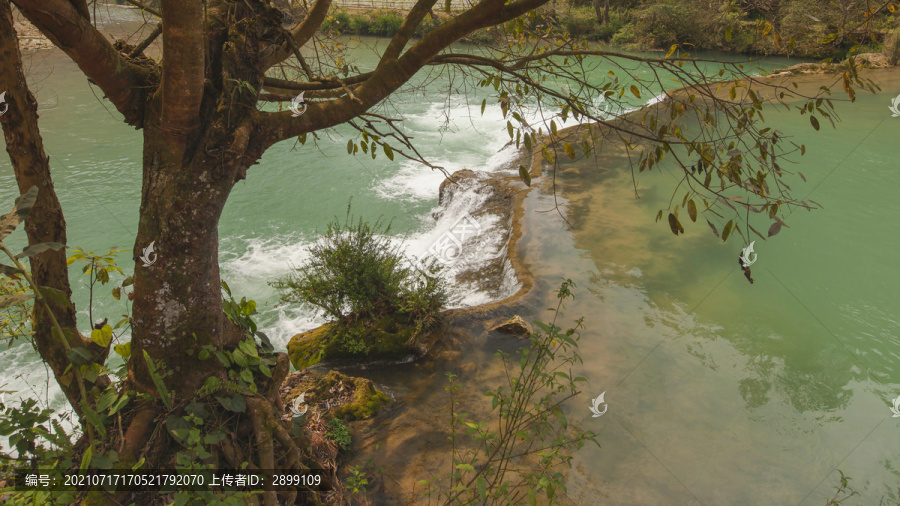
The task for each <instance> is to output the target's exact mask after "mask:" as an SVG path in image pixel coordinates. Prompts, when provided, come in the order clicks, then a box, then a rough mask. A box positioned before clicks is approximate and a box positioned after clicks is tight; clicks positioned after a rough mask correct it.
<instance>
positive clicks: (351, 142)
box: [347, 139, 353, 155]
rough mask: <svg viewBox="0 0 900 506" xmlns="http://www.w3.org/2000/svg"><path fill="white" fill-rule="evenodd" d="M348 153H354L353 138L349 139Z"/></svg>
mask: <svg viewBox="0 0 900 506" xmlns="http://www.w3.org/2000/svg"><path fill="white" fill-rule="evenodd" d="M347 154H348V155H352V154H353V139H350V140H349V141H347Z"/></svg>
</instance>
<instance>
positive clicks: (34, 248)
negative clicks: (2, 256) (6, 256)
mask: <svg viewBox="0 0 900 506" xmlns="http://www.w3.org/2000/svg"><path fill="white" fill-rule="evenodd" d="M65 247H66V245H65V244H60V243H58V242H42V243H40V244H32V245H31V246H26V247H25V249H23V250H22V252H21V253H19V254H18V255H16V258H24V257H33V256H35V255H37V254H39V253H43V252H45V251H47V250H51V249H52V250H53V251H59V250H61V249H63V248H65Z"/></svg>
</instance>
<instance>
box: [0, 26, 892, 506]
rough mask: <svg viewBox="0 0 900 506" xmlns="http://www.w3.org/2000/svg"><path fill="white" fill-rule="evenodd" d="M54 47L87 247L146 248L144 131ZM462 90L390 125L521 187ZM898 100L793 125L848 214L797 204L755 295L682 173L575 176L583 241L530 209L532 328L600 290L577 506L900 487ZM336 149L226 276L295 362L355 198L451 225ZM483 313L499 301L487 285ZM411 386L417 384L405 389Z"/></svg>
mask: <svg viewBox="0 0 900 506" xmlns="http://www.w3.org/2000/svg"><path fill="white" fill-rule="evenodd" d="M362 42H364V43H366V44H372V43H375V41H373V40H371V39H363V41H362ZM38 55H39V56H38V57H35V58H34V59H33V60H32V64H31V70H30V72H31V74H30V76H31V78H32V85H33V87H34V89H35V92H36V94H37V96H38V99H39V102H40V114H41V128H42V132H43V135H44V140H45V143H46V147H47V151H48V153H49V154H50V156H51V166H52V168H53V173H54V179H55V183H56V188H57V192H58V194H59V196H60V199H61V201H62V204H63V208H64V211H65V213H66V218H67V222H68V225H69V237H70V241H69V242H70V246H82V247H84V248H86V249H92V250H95V251H105V250H106V249H108V248H109V247H112V246H118V247H120V248H122V249H126V250H130V249H131V247H132V243H133V240H134V234H135V231H136V229H137V209H138V203H139V198H140V194H139V191H140V190H139V188H140V186H139V185H140V171H141V160H140V142H141V135H140V132H136V131H134V130H131V129H130V128H127V127H124V126H123V124H122V123H121V122H120V120H119V119H118V115H117V113H115V112H114V111H110V110H109V106H108V104H105V103H104V102H103V101H102V99H100V98H97V97H99V96H101V94H100V93H99V92H98V91H96V90H93V91H92V89H91V88H90V87H89V85H88V84H87V83H86V82H85V80H84V78H83V76H82V75H81V74H80V72H79V71H78V70H77V68H75V67H74V65H72V64H71V63H70V62H69V61H68V60H67V59H66V58H65V57H63V56H62V55H60V54H59V53H58V52H42V53H38ZM354 55H356V57H358V58H359V60H360V62H359V63H360V66H361V67H363V69H364V70H365V68H367V66H369V67H371V65H373V64H374V59H373V58H372V57H371V56H367V53H366V50H365V49H363V48H359V49H356V50H354ZM785 64H786V61H785V60H783V59H776V60H770V61H767V62H766V63H765V66H766V67H768V68H774V67H782V66H784V65H785ZM604 72H605V70H604ZM422 79H423V80H424V79H425V77H424V76H423V78H422ZM444 86H446V80H440V79H439V80H437V81H435V82H434V83H432V84H429V85H428V86H427V87H426V89H425V90H424V91H420V92H408V93H404V94H401V95H399V96H398V98H397V100H396V101H395V102H394V103H393V104H392V106H391V109H388V111H390V112H391V114H398V115H402V116H403V117H404V119H405V124H406V127H407V128H408V129H409V130H410V131H411V132H412V133H413V135H414V136H415V138H416V141H417V145H418V146H419V148H420V149H421V150H422V151H423V152H424V153H425V154H426V156H428V157H429V158H430V159H432V160H434V161H436V163H438V164H440V165H444V166H445V167H446V168H447V169H448V170H449V171H451V172H452V171H454V170H458V169H462V168H471V169H476V170H486V171H494V172H505V171H506V170H507V167H506V166H505V164H504V162H506V161H508V160H509V159H511V157H512V156H513V154H514V153H513V150H512V149H509V148H507V149H504V146H505V145H506V143H507V141H508V137H507V135H506V129H505V120H503V119H502V118H501V117H500V116H501V114H500V110H499V107H497V106H494V105H489V106H488V108H487V110H486V112H485V114H484V116H481V115H480V114H479V113H478V110H479V109H480V103H481V98H482V96H480V95H477V94H476V95H469V96H468V98H467V97H466V95H464V94H463V93H461V92H460V93H453V94H450V95H447V94H446V93H442V92H441V89H442V88H443V87H444ZM673 86H675V85H674V84H673ZM890 86H893V87H889V86H885V93H884V94H882V95H878V96H869V95H862V94H861V96H860V98H859V100H858V103H856V104H853V105H852V106H850V107H847V108H845V109H842V110H843V111H844V112H843V117H844V121H843V122H842V123H841V124H840V125H839V128H838V130H837V131H834V132H833V131H831V130H830V129H828V128H824V129H823V131H822V132H818V133H815V132H812V130H811V129H810V128H809V126H808V123H806V118H798V117H794V116H791V115H783V114H774V113H772V114H771V115H770V119H772V120H773V121H777V122H779V124H782V122H783V124H784V128H783V129H784V130H786V131H787V130H790V132H789V133H792V134H794V135H796V136H797V138H798V140H799V141H800V142H805V143H806V144H807V145H808V148H809V149H808V154H807V156H806V157H804V158H803V159H802V163H803V167H804V168H803V169H802V170H803V172H804V174H805V175H806V177H807V178H808V180H809V182H808V183H806V184H798V185H797V186H795V188H796V189H797V191H798V192H804V191H809V192H810V193H811V194H812V198H813V199H814V200H816V201H818V202H821V203H822V204H824V205H825V209H824V210H820V211H815V212H813V213H807V212H806V211H797V212H794V213H793V214H792V215H791V216H790V217H789V218H788V219H787V220H786V221H787V223H788V224H789V225H790V227H791V228H790V229H785V230H783V231H782V233H781V234H780V235H779V236H777V237H775V238H773V239H772V240H769V241H767V242H765V243H762V242H761V241H758V242H757V248H756V250H757V252H758V253H759V261H758V262H757V264H755V265H754V267H753V273H754V278H755V280H756V283H755V284H754V285H749V284H748V283H747V282H746V280H745V279H744V278H743V276H742V275H741V273H740V270H739V269H737V262H736V257H737V253H738V251H739V249H740V247H741V246H742V245H741V244H738V242H739V241H736V240H735V239H732V240H731V241H729V243H728V244H727V245H722V244H721V243H720V242H718V241H716V240H715V238H714V237H712V235H711V234H709V232H708V229H706V228H705V225H703V226H689V227H687V234H686V235H685V236H682V237H678V238H676V237H674V236H672V235H671V233H670V232H669V231H668V228H667V227H666V226H665V225H664V224H656V223H654V220H653V219H654V217H655V214H656V211H657V210H658V209H659V208H660V207H661V206H662V207H665V205H664V204H665V202H664V200H667V197H668V193H667V192H668V188H669V186H667V185H670V184H671V181H672V180H671V177H670V176H666V175H665V174H659V175H653V174H651V175H649V176H647V177H642V178H640V179H639V186H640V189H641V196H642V199H641V200H638V201H635V200H634V199H633V194H632V190H631V181H630V175H629V174H627V173H626V172H623V170H622V163H621V160H616V159H615V157H614V156H612V155H610V158H609V159H606V160H602V163H600V164H599V167H600V169H598V168H597V167H598V166H597V165H594V164H593V163H592V164H590V165H585V166H579V165H578V164H572V165H571V166H568V167H564V169H565V170H564V171H562V173H561V179H560V183H561V184H562V196H563V198H564V202H565V206H566V209H567V211H568V213H569V216H570V218H571V221H572V222H573V223H574V225H575V228H574V230H572V231H570V230H567V228H566V227H565V225H564V223H562V221H561V220H560V219H559V218H558V217H556V216H555V215H554V214H553V213H536V212H534V211H537V210H545V209H547V208H549V207H550V205H551V204H550V201H549V199H548V197H547V196H546V195H540V194H538V193H537V192H535V193H533V194H532V195H531V196H530V197H529V200H528V211H529V212H528V213H527V215H526V231H527V233H526V236H525V238H524V239H523V254H524V256H525V260H526V262H527V263H528V264H529V266H530V268H531V269H532V270H533V271H534V272H535V274H536V276H537V284H538V286H539V290H540V291H541V293H543V294H544V298H545V299H546V300H541V301H540V303H536V304H535V305H534V307H533V308H532V309H533V312H532V314H530V315H527V316H529V317H531V319H542V320H543V319H546V314H544V313H542V312H541V310H542V309H543V308H545V307H548V306H549V305H550V304H549V300H550V295H549V293H548V292H547V291H548V290H549V289H551V288H553V287H554V286H557V285H558V282H559V280H560V278H562V277H564V276H565V277H571V278H573V279H574V280H575V281H576V283H577V285H578V287H577V289H576V296H577V299H576V301H575V302H574V303H572V304H570V305H569V307H568V311H567V313H566V314H567V315H570V316H572V317H573V318H574V317H575V316H580V315H584V316H586V317H587V321H586V323H587V325H588V328H587V330H586V331H585V333H584V337H583V340H582V355H583V356H584V357H585V366H584V371H583V372H584V374H585V375H586V376H588V377H589V378H590V380H591V390H590V391H589V392H585V394H584V395H583V398H580V399H578V402H577V403H572V404H571V405H570V406H569V409H570V410H571V413H572V414H573V416H574V417H575V418H576V419H578V420H579V423H580V424H581V425H582V426H583V427H585V428H590V429H591V430H594V431H596V432H598V433H599V434H600V441H601V444H602V445H603V448H601V449H599V450H590V449H586V450H584V451H583V452H581V453H579V454H577V456H576V459H577V465H576V467H575V470H574V471H573V473H572V474H571V476H570V485H571V487H570V488H571V490H570V495H572V497H573V499H575V500H576V501H577V502H579V503H582V504H594V503H596V502H597V498H598V497H599V498H601V499H602V498H605V501H606V502H608V503H610V504H690V503H692V502H700V503H703V504H801V503H802V504H821V503H822V502H823V500H822V498H823V497H825V496H826V495H830V494H828V491H829V490H830V489H831V488H832V487H833V486H834V485H835V484H836V483H837V480H836V478H835V476H837V473H836V471H835V469H836V468H840V469H841V470H843V471H844V472H845V473H847V474H848V475H850V476H853V477H854V478H855V481H854V484H855V485H857V486H858V488H860V489H861V490H862V491H863V492H864V494H865V495H864V496H863V499H860V503H861V504H871V503H873V501H874V503H876V504H877V501H878V499H879V498H880V497H881V496H882V495H883V494H884V493H886V490H885V487H886V485H889V484H891V483H897V482H898V481H900V480H898V479H897V475H896V471H895V470H894V469H896V468H897V467H898V465H900V462H898V461H897V454H898V446H897V441H898V438H897V433H896V431H897V430H898V429H900V427H898V421H897V419H891V417H890V414H891V413H890V411H889V410H888V406H889V402H888V399H889V398H893V397H896V396H897V395H900V371H898V370H897V367H896V365H895V364H896V360H897V359H898V358H900V341H898V336H897V316H896V315H898V314H900V307H898V303H897V298H896V297H895V293H896V290H895V289H894V286H895V285H896V284H897V282H898V281H900V279H898V278H900V273H898V269H897V268H896V267H895V266H894V265H893V263H892V262H891V260H892V259H893V257H892V255H891V254H892V253H893V252H896V251H900V240H898V236H897V234H896V233H895V232H894V231H895V230H896V226H894V217H895V216H897V214H898V211H900V208H898V207H900V206H898V204H897V200H896V199H895V198H894V196H893V193H894V192H893V189H894V188H897V186H898V184H900V179H898V175H897V172H896V171H895V170H893V168H894V167H896V160H895V153H896V148H895V147H894V146H895V143H896V139H898V138H900V136H898V133H900V118H890V114H889V113H888V112H887V104H888V103H889V100H887V98H888V97H892V96H893V95H896V94H897V93H898V92H900V87H898V86H897V85H896V84H891V85H890ZM459 90H462V88H459ZM95 95H96V96H95ZM645 99H646V97H645ZM470 105H471V109H470ZM635 105H636V104H635ZM470 110H472V111H473V112H472V113H471V114H469V111H470ZM448 115H449V117H448ZM779 128H781V127H779ZM320 137H321V139H320V141H319V142H318V144H317V145H313V144H312V142H308V143H307V145H306V146H300V145H299V144H297V143H295V142H292V141H288V142H284V143H281V144H279V145H277V146H275V147H274V148H273V149H271V150H269V152H267V153H266V155H265V156H264V157H263V159H262V161H261V163H260V164H259V165H257V166H255V167H253V168H251V169H250V171H249V173H248V177H247V180H246V181H244V182H242V183H240V184H239V185H238V187H237V188H236V189H235V191H234V192H233V193H232V196H231V198H230V200H229V202H228V204H227V206H226V208H225V213H224V215H223V217H222V222H221V225H220V236H221V237H222V246H221V258H220V260H221V263H222V269H223V279H225V280H226V281H228V283H229V284H230V285H231V287H232V290H233V291H234V292H235V293H237V294H239V296H247V297H250V298H254V299H256V300H257V301H258V302H259V303H260V311H261V314H260V316H259V320H260V323H261V327H262V328H263V329H264V330H265V331H267V332H268V333H269V335H270V336H272V337H273V339H274V341H275V342H276V343H278V344H279V345H280V346H284V344H285V343H286V342H287V339H289V338H290V337H291V336H292V335H294V334H295V333H297V332H300V331H303V330H306V329H309V328H312V327H313V326H315V325H317V324H318V323H319V322H320V321H321V320H320V319H319V318H318V317H316V316H315V315H314V314H313V313H312V312H310V311H309V310H308V309H306V308H302V307H296V306H284V305H281V304H280V303H279V302H278V297H277V294H276V293H275V292H274V290H272V289H271V288H270V287H269V286H268V285H267V282H268V281H270V280H272V279H274V278H277V277H278V276H282V275H284V274H286V273H287V272H289V269H290V266H291V265H292V264H297V263H299V262H301V261H302V260H303V259H304V258H305V256H306V254H307V253H306V251H307V249H308V247H309V246H310V244H312V243H313V241H315V239H316V236H317V230H321V229H323V228H324V226H325V225H326V223H327V222H328V220H329V219H330V218H331V217H332V216H334V215H341V216H342V215H343V213H344V210H345V208H346V206H347V202H348V200H349V199H350V198H351V197H352V199H353V209H354V212H355V213H357V214H362V215H364V216H366V217H369V218H374V217H377V216H379V215H384V216H385V217H386V218H388V219H393V223H394V231H395V233H396V234H397V240H398V241H400V242H402V244H404V245H407V246H408V247H409V248H411V249H413V250H416V249H418V250H419V251H421V250H422V249H424V248H427V246H428V244H429V243H430V241H433V240H434V238H435V237H436V235H437V234H436V225H435V221H434V219H433V218H432V217H431V212H432V211H433V210H435V208H436V207H437V186H438V184H439V183H440V182H441V180H442V179H443V176H442V175H441V174H440V173H437V172H433V171H430V170H429V169H427V168H421V167H418V166H416V165H414V164H412V163H406V162H403V161H401V160H400V159H399V158H398V159H397V161H395V162H390V161H388V160H387V159H386V158H385V157H384V156H383V155H382V156H379V157H378V158H377V159H376V160H372V159H371V158H370V157H368V156H362V155H361V154H360V155H357V156H356V157H350V156H348V155H346V150H345V146H346V141H347V139H348V138H351V137H355V131H352V130H350V129H336V130H334V131H332V132H329V133H323V134H322V135H321V136H320ZM0 183H2V184H0V202H10V203H11V202H12V199H13V197H14V195H15V193H16V192H15V190H14V188H15V185H14V180H13V177H12V170H11V168H10V167H9V164H8V160H6V159H5V158H4V159H2V160H0ZM820 183H821V184H820ZM661 203H662V204H661ZM18 234H19V239H20V240H21V237H22V234H21V232H19V233H18ZM732 241H733V242H732ZM14 245H16V246H19V245H20V243H14ZM121 260H122V262H123V266H124V267H125V270H126V271H129V270H131V269H132V268H133V266H130V265H128V264H130V260H129V259H128V255H127V254H126V255H125V256H122V257H121ZM72 280H73V285H74V289H75V291H76V303H77V306H78V308H79V310H80V311H81V313H82V316H83V322H84V324H83V325H84V327H85V328H87V316H86V311H85V307H86V304H87V295H86V284H85V281H86V279H85V278H84V277H83V276H82V275H80V273H79V271H75V270H73V273H72ZM460 300H461V301H462V303H467V304H474V303H478V302H480V301H484V300H486V297H485V296H484V294H479V293H473V292H466V293H463V294H461V295H460ZM121 310H122V308H121V307H119V306H117V305H116V304H115V302H114V301H113V300H112V299H111V297H108V296H105V295H104V297H103V298H102V299H100V300H98V301H97V302H96V303H95V311H94V312H95V317H97V316H98V315H99V317H100V318H102V317H105V316H110V317H111V319H113V320H115V318H114V317H115V316H116V315H118V314H120V313H121ZM125 337H126V338H127V336H125ZM0 368H2V369H3V371H4V374H3V377H2V379H0V384H3V383H7V384H8V386H7V388H11V389H14V390H18V391H19V395H34V396H37V397H40V398H42V399H46V400H47V402H49V403H50V404H53V406H54V407H62V402H61V399H60V398H59V396H58V395H57V394H55V393H54V392H55V388H54V385H50V390H49V391H45V386H46V372H45V370H44V369H43V367H40V364H39V361H38V360H37V357H35V356H34V354H33V352H32V351H31V350H30V348H29V347H28V346H27V345H19V346H17V347H14V348H12V349H10V350H6V351H4V352H2V353H0ZM394 380H395V381H397V382H398V385H395V386H397V387H398V388H399V387H400V386H402V382H403V379H402V378H394ZM436 390H438V391H439V392H438V393H440V392H442V391H443V390H442V388H436ZM602 391H606V392H607V393H606V400H607V402H608V403H609V406H610V407H609V412H608V413H607V414H606V415H604V416H603V417H601V418H599V419H592V418H590V413H589V412H588V411H587V408H586V406H587V405H588V404H589V398H590V397H594V396H596V395H597V394H599V393H600V392H602ZM588 394H590V395H588ZM48 398H49V399H48ZM582 416H583V417H584V418H583V419H582V418H581V417H582ZM804 501H805V502H804Z"/></svg>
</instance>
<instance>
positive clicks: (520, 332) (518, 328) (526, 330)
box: [490, 315, 533, 337]
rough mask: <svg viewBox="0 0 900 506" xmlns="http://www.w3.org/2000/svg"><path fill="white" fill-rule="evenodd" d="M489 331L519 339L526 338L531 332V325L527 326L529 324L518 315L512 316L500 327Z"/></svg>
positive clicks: (497, 326)
mask: <svg viewBox="0 0 900 506" xmlns="http://www.w3.org/2000/svg"><path fill="white" fill-rule="evenodd" d="M490 331H491V332H500V333H503V334H512V335H515V336H519V337H527V336H528V335H530V334H531V333H532V332H533V330H532V328H531V325H529V323H528V322H526V321H525V320H523V319H522V317H521V316H519V315H515V316H513V317H512V318H510V319H509V320H506V321H505V322H503V323H501V324H500V325H495V326H493V327H491V328H490Z"/></svg>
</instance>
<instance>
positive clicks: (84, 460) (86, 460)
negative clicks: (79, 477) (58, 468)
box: [78, 445, 94, 471]
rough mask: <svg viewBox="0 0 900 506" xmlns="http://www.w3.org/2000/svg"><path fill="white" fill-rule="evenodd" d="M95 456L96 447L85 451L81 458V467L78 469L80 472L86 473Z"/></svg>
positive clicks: (90, 447) (89, 447) (92, 446)
mask: <svg viewBox="0 0 900 506" xmlns="http://www.w3.org/2000/svg"><path fill="white" fill-rule="evenodd" d="M93 456H94V445H91V446H88V448H87V450H85V451H84V455H82V456H81V466H79V467H78V469H79V470H81V471H84V470H85V469H87V468H88V466H89V465H90V464H91V459H92V457H93Z"/></svg>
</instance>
